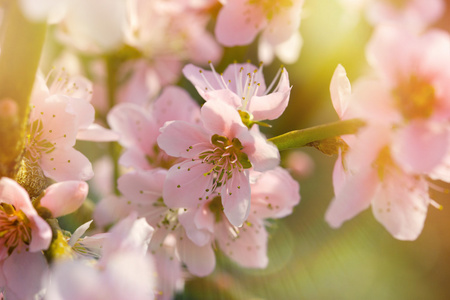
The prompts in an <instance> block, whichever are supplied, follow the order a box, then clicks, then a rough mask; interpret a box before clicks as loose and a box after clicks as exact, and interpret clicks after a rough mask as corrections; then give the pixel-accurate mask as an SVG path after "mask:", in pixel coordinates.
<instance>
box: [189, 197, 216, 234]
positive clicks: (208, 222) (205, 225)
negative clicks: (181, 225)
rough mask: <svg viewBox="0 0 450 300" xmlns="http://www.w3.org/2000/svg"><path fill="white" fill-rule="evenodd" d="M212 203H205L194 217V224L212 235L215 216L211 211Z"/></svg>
mask: <svg viewBox="0 0 450 300" xmlns="http://www.w3.org/2000/svg"><path fill="white" fill-rule="evenodd" d="M210 203H211V202H204V203H203V205H201V206H200V207H199V208H198V209H197V212H196V213H195V216H194V223H195V226H196V227H197V228H198V229H205V230H208V231H209V232H211V233H214V222H215V220H214V215H213V214H212V213H211V210H210V209H209V204H210Z"/></svg>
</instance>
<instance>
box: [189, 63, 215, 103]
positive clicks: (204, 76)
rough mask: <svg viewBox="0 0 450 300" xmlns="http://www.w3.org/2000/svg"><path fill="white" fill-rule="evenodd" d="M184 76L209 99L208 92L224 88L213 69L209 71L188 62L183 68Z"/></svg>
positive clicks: (201, 94)
mask: <svg viewBox="0 0 450 300" xmlns="http://www.w3.org/2000/svg"><path fill="white" fill-rule="evenodd" d="M183 74H184V76H185V77H186V78H187V79H188V80H189V81H190V82H191V83H192V84H193V85H194V86H195V88H196V89H197V91H198V93H199V94H200V96H202V97H203V99H205V100H208V96H207V94H208V93H209V92H211V91H214V90H221V89H223V86H222V84H221V83H220V82H219V81H218V78H217V77H215V76H214V74H213V72H212V71H207V70H204V69H202V68H199V67H197V66H195V65H193V64H188V65H186V66H185V67H184V68H183Z"/></svg>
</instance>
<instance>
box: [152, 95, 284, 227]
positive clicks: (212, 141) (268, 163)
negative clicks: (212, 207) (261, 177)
mask: <svg viewBox="0 0 450 300" xmlns="http://www.w3.org/2000/svg"><path fill="white" fill-rule="evenodd" d="M201 116H202V121H203V125H204V127H201V126H198V125H194V124H190V123H187V122H183V121H175V122H172V123H170V122H169V123H166V125H165V126H164V127H163V128H161V135H160V136H159V137H158V145H159V146H160V147H161V148H162V149H163V150H164V151H165V152H166V153H167V154H169V155H171V156H174V157H182V158H185V159H186V160H185V161H183V162H181V163H178V164H176V165H174V166H173V167H172V168H170V170H169V173H168V175H167V178H166V181H165V183H164V194H163V195H164V196H163V197H164V201H165V202H166V204H167V205H169V206H170V207H195V206H197V204H198V203H199V201H202V200H204V199H205V200H207V199H208V197H209V196H210V195H211V194H212V193H214V192H218V193H220V194H221V195H222V201H223V206H224V209H225V214H226V215H227V217H228V218H229V220H230V222H231V223H232V224H234V225H236V226H240V225H241V224H242V223H243V222H244V220H245V219H246V218H247V216H248V214H249V209H250V184H249V173H248V169H249V168H251V167H253V168H254V169H255V170H258V171H264V170H269V169H272V168H274V167H275V166H276V165H277V164H278V162H279V153H278V150H277V148H276V147H275V146H274V145H272V144H270V143H269V142H267V141H266V140H265V138H264V137H263V136H262V134H261V133H260V132H259V130H258V128H257V127H254V128H253V129H252V130H248V128H247V127H246V126H245V125H244V124H243V123H242V121H241V117H240V115H239V113H238V112H237V111H236V110H235V109H234V108H233V107H232V106H230V105H228V104H227V103H225V102H223V101H208V102H207V103H206V104H205V105H203V107H202V109H201Z"/></svg>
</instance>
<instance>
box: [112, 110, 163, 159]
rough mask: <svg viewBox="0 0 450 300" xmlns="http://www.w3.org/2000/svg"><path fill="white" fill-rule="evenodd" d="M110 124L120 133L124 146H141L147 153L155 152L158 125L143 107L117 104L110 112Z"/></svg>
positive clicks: (121, 142)
mask: <svg viewBox="0 0 450 300" xmlns="http://www.w3.org/2000/svg"><path fill="white" fill-rule="evenodd" d="M108 124H109V125H110V126H111V128H112V129H113V130H114V131H116V132H117V133H119V134H120V139H119V143H120V144H121V145H122V146H124V147H126V148H130V147H139V148H140V149H141V150H142V151H143V152H145V153H148V154H150V153H153V150H152V148H153V146H154V145H155V144H156V138H157V137H158V135H159V131H158V126H157V125H156V122H155V121H154V120H153V119H151V117H150V115H149V113H147V112H146V111H145V110H143V109H142V107H140V106H138V105H136V104H131V103H123V104H119V105H116V106H114V107H113V108H112V109H111V111H110V112H109V113H108Z"/></svg>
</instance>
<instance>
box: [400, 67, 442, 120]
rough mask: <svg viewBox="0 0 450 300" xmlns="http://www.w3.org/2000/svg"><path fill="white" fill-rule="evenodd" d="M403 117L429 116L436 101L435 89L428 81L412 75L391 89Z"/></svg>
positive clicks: (408, 118) (409, 118)
mask: <svg viewBox="0 0 450 300" xmlns="http://www.w3.org/2000/svg"><path fill="white" fill-rule="evenodd" d="M393 93H394V97H395V100H396V104H397V106H398V107H399V109H400V111H401V113H402V115H403V116H404V118H405V119H407V120H411V119H415V118H429V117H430V116H431V115H432V114H433V109H434V105H435V103H436V97H435V90H434V88H433V86H431V85H430V84H429V83H428V82H426V81H424V80H422V79H420V78H418V77H417V76H415V75H412V76H411V77H410V78H409V81H406V82H404V83H402V84H400V86H399V87H398V88H397V89H395V90H394V91H393Z"/></svg>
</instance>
